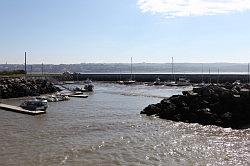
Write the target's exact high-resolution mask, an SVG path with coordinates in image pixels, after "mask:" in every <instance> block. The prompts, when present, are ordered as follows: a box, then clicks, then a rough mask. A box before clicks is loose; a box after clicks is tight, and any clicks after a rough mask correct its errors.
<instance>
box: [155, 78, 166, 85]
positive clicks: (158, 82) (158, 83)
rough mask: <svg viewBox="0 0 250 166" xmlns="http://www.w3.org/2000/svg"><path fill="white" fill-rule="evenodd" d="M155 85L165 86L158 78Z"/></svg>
mask: <svg viewBox="0 0 250 166" xmlns="http://www.w3.org/2000/svg"><path fill="white" fill-rule="evenodd" d="M153 85H164V82H161V79H160V78H159V77H157V78H156V80H155V82H153Z"/></svg>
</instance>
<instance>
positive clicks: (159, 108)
mask: <svg viewBox="0 0 250 166" xmlns="http://www.w3.org/2000/svg"><path fill="white" fill-rule="evenodd" d="M182 93H183V95H174V96H172V97H170V98H168V99H163V100H162V101H161V102H160V103H158V104H152V105H149V106H148V107H146V108H145V109H144V110H143V111H141V114H146V115H149V116H150V115H156V116H159V117H160V118H163V119H168V120H173V121H181V122H187V123H199V124H202V125H217V126H221V127H231V128H235V129H239V128H244V127H246V126H248V127H249V125H250V85H248V84H238V83H237V84H230V83H226V84H222V85H206V86H199V87H194V88H193V90H192V91H183V92H182Z"/></svg>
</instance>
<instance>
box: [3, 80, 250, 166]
mask: <svg viewBox="0 0 250 166" xmlns="http://www.w3.org/2000/svg"><path fill="white" fill-rule="evenodd" d="M184 89H190V87H186V88H172V87H146V86H144V85H133V86H125V85H117V84H111V83H95V92H93V93H89V97H88V98H86V99H82V98H72V99H71V100H70V101H65V102H58V103H49V108H48V109H47V114H45V115H39V116H29V115H23V114H18V113H13V112H7V111H3V110H0V111H1V116H0V148H1V149H0V165H1V166H2V165H25V166H29V165H104V166H105V165H107V166H110V165H135V166H137V165H150V166H151V165H162V166H165V165H249V164H250V159H249V158H250V155H249V146H250V129H244V130H232V129H230V128H221V127H217V126H201V125H199V124H186V123H179V122H172V121H168V120H162V119H159V118H156V117H147V116H144V115H140V111H141V110H142V109H143V108H144V107H146V106H147V105H148V104H152V103H157V102H159V101H160V100H161V99H162V98H163V97H169V96H171V95H173V94H180V93H181V91H182V90H184ZM22 100H24V99H8V100H2V102H5V103H9V104H16V105H18V104H19V103H20V102H21V101H22Z"/></svg>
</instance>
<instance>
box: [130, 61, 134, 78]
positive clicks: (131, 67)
mask: <svg viewBox="0 0 250 166" xmlns="http://www.w3.org/2000/svg"><path fill="white" fill-rule="evenodd" d="M132 63H133V58H132V57H131V64H130V74H131V75H130V79H131V80H132V79H133V76H132V73H133V66H132Z"/></svg>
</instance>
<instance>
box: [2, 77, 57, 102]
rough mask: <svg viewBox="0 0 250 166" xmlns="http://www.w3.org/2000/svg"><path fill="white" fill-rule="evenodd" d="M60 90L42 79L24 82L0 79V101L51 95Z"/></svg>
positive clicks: (17, 79) (20, 79) (24, 80)
mask: <svg viewBox="0 0 250 166" xmlns="http://www.w3.org/2000/svg"><path fill="white" fill-rule="evenodd" d="M59 90H60V89H59V88H57V87H55V86H54V85H53V84H52V83H51V82H49V81H47V80H42V79H35V80H33V79H32V80H26V79H23V78H1V79H0V99H6V98H17V97H25V96H37V95H40V94H46V93H53V92H56V91H59Z"/></svg>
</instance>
